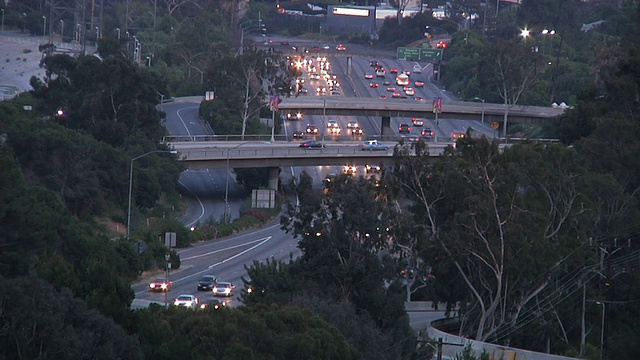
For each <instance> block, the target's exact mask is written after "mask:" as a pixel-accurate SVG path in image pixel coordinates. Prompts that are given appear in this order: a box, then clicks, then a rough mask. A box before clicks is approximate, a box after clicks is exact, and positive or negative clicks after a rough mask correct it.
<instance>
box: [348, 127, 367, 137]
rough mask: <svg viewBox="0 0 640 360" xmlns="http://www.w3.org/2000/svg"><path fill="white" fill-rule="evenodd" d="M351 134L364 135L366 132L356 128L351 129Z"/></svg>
mask: <svg viewBox="0 0 640 360" xmlns="http://www.w3.org/2000/svg"><path fill="white" fill-rule="evenodd" d="M349 132H350V133H351V135H354V136H355V135H364V130H362V129H361V128H355V129H350V130H349Z"/></svg>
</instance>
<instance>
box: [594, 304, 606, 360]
mask: <svg viewBox="0 0 640 360" xmlns="http://www.w3.org/2000/svg"><path fill="white" fill-rule="evenodd" d="M596 304H598V305H602V324H601V327H600V360H603V359H604V314H605V309H606V306H605V303H603V302H602V301H596Z"/></svg>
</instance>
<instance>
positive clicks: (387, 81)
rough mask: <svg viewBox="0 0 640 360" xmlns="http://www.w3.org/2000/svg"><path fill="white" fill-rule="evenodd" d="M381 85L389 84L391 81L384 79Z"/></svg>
mask: <svg viewBox="0 0 640 360" xmlns="http://www.w3.org/2000/svg"><path fill="white" fill-rule="evenodd" d="M382 85H384V86H389V85H391V81H389V80H385V81H384V82H383V83H382Z"/></svg>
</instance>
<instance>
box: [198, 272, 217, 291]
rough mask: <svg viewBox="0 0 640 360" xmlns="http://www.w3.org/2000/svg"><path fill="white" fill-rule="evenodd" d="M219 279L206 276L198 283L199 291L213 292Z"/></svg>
mask: <svg viewBox="0 0 640 360" xmlns="http://www.w3.org/2000/svg"><path fill="white" fill-rule="evenodd" d="M216 281H217V278H216V277H215V276H213V275H204V276H202V277H201V278H200V280H199V281H198V291H211V289H213V287H214V286H215V285H216Z"/></svg>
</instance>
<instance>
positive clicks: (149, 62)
mask: <svg viewBox="0 0 640 360" xmlns="http://www.w3.org/2000/svg"><path fill="white" fill-rule="evenodd" d="M147 67H151V56H147Z"/></svg>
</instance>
